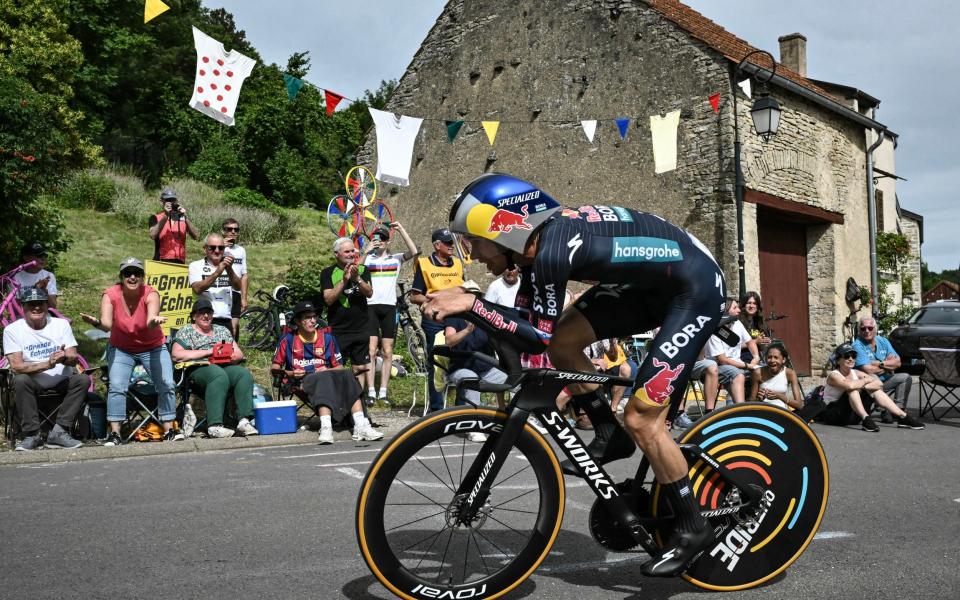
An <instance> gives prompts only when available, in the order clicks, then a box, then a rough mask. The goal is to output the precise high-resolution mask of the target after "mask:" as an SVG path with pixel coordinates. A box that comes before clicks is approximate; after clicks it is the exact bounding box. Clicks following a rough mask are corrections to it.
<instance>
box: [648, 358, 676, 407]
mask: <svg viewBox="0 0 960 600" xmlns="http://www.w3.org/2000/svg"><path fill="white" fill-rule="evenodd" d="M653 366H655V367H657V368H659V369H660V370H659V371H657V374H656V375H654V376H653V377H651V378H650V379H648V380H647V382H646V383H645V384H643V391H645V392H646V393H647V400H649V401H650V402H653V403H654V404H657V405H659V406H663V405H664V404H665V403H666V402H667V401H668V400H670V395H671V394H673V391H674V390H673V382H674V381H675V380H676V379H677V377H680V373H682V372H683V367H684V366H685V365H680V366H679V367H677V368H675V369H671V368H670V363H666V362H663V361H660V360H657V359H656V357H654V358H653Z"/></svg>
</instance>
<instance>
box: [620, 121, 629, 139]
mask: <svg viewBox="0 0 960 600" xmlns="http://www.w3.org/2000/svg"><path fill="white" fill-rule="evenodd" d="M629 126H630V119H617V129H619V130H620V139H621V140H622V139H623V138H625V137H627V127H629Z"/></svg>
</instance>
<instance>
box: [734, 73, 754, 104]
mask: <svg viewBox="0 0 960 600" xmlns="http://www.w3.org/2000/svg"><path fill="white" fill-rule="evenodd" d="M737 85H739V86H740V89H741V90H743V93H744V94H745V95H746V96H747V98H750V99H751V100H753V93H752V89H751V88H750V79H749V78H748V79H744V80H743V81H741V82H740V83H738V84H737Z"/></svg>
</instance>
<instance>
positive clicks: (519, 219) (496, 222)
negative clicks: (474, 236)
mask: <svg viewBox="0 0 960 600" xmlns="http://www.w3.org/2000/svg"><path fill="white" fill-rule="evenodd" d="M528 216H530V215H529V213H528V211H527V205H526V204H524V205H523V206H521V207H520V214H517V213H515V212H512V211H509V210H507V209H504V208H498V209H497V210H496V212H494V213H493V217H492V218H491V219H490V227H489V228H488V229H487V231H488V232H491V233H492V232H498V233H509V232H510V230H511V229H513V228H514V227H516V228H517V229H532V227H531V225H530V224H529V223H527V217H528Z"/></svg>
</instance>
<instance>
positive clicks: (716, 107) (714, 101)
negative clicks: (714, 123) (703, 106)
mask: <svg viewBox="0 0 960 600" xmlns="http://www.w3.org/2000/svg"><path fill="white" fill-rule="evenodd" d="M710 106H712V107H713V112H715V113H717V114H718V115H719V114H720V92H717V93H716V94H714V95H712V96H710Z"/></svg>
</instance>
